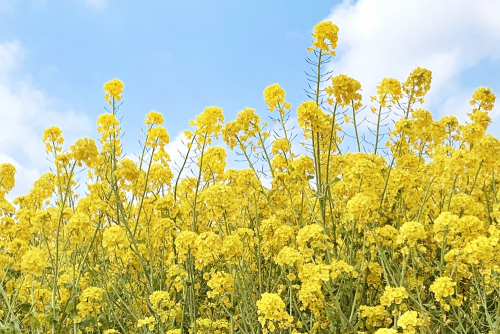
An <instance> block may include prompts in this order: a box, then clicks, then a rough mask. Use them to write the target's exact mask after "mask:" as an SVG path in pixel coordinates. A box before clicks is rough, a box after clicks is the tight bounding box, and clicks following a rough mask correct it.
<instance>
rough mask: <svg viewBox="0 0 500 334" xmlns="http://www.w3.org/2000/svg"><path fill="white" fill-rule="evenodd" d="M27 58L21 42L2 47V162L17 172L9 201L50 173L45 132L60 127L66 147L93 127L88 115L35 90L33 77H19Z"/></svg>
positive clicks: (0, 67)
mask: <svg viewBox="0 0 500 334" xmlns="http://www.w3.org/2000/svg"><path fill="white" fill-rule="evenodd" d="M24 58H25V52H24V49H23V47H22V46H21V45H20V43H19V42H18V41H14V42H7V43H3V44H0V120H1V122H0V163H5V162H10V163H12V164H13V165H14V166H15V167H16V169H17V173H16V187H15V188H14V190H13V191H12V193H11V194H9V198H10V199H12V196H13V195H15V196H17V195H20V194H26V193H27V192H28V191H29V189H30V188H31V186H32V184H33V181H34V180H35V179H36V178H38V176H40V175H41V174H43V173H45V172H48V171H49V166H50V163H49V162H48V161H47V155H46V154H45V147H44V144H43V143H42V138H43V130H44V129H46V128H48V127H49V126H51V125H56V126H58V127H60V128H61V129H62V131H63V137H64V138H65V140H66V142H65V145H64V147H65V148H67V147H68V146H69V144H72V143H74V142H75V141H76V140H77V139H78V138H79V137H83V136H88V135H89V134H90V131H91V128H92V127H91V123H90V121H89V119H88V118H87V116H85V115H80V114H77V113H75V112H74V111H72V110H60V109H61V108H60V107H59V106H58V104H57V101H56V100H55V99H53V98H48V97H47V96H46V95H45V94H44V93H43V92H41V91H40V90H39V89H37V88H36V87H33V85H32V84H31V79H30V77H27V78H25V77H21V76H20V75H17V72H16V70H17V69H19V68H22V62H23V60H24ZM15 196H14V197H15Z"/></svg>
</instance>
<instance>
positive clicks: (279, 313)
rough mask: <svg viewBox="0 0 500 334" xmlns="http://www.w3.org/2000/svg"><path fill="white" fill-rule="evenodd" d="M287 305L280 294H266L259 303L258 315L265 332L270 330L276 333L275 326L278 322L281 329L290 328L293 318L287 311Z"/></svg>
mask: <svg viewBox="0 0 500 334" xmlns="http://www.w3.org/2000/svg"><path fill="white" fill-rule="evenodd" d="M284 309H285V303H284V302H283V300H282V299H281V297H280V296H279V295H278V294H275V293H268V292H265V293H263V294H262V296H261V298H260V300H258V301H257V314H259V322H260V324H261V326H262V329H263V331H264V332H267V329H269V330H270V331H271V332H274V329H275V324H274V322H275V321H276V322H278V324H279V325H280V328H284V327H290V326H291V322H292V320H293V317H292V316H290V315H289V314H288V312H286V311H285V310H284Z"/></svg>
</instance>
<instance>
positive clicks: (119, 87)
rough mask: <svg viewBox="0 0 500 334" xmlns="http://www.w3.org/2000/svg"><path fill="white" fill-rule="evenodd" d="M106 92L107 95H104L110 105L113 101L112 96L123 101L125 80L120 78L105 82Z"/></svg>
mask: <svg viewBox="0 0 500 334" xmlns="http://www.w3.org/2000/svg"><path fill="white" fill-rule="evenodd" d="M104 92H106V95H104V99H105V100H106V102H108V103H109V105H111V104H112V102H111V101H110V100H109V99H110V98H112V99H115V100H117V101H121V99H122V97H121V94H122V93H123V82H121V81H120V80H118V79H113V80H111V81H108V82H106V83H105V84H104Z"/></svg>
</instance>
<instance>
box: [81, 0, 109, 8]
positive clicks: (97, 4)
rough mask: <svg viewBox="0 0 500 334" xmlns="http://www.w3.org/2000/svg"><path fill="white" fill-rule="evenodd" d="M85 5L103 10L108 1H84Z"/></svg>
mask: <svg viewBox="0 0 500 334" xmlns="http://www.w3.org/2000/svg"><path fill="white" fill-rule="evenodd" d="M84 2H85V5H87V6H89V7H91V8H94V9H103V8H104V7H106V5H107V3H108V0H84Z"/></svg>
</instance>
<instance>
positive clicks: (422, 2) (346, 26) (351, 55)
mask: <svg viewBox="0 0 500 334" xmlns="http://www.w3.org/2000/svg"><path fill="white" fill-rule="evenodd" d="M499 12H500V2H498V1H496V0H477V1H469V0H453V1H451V0H444V1H435V0H419V1H414V0H359V1H356V2H354V1H349V0H345V1H343V2H342V3H341V4H340V5H338V6H336V7H334V8H333V10H332V13H331V14H330V15H329V16H328V17H327V18H326V19H327V20H331V21H332V22H334V23H335V24H337V25H338V26H339V30H340V31H339V42H338V51H339V52H338V54H339V56H337V57H335V59H334V61H333V62H332V64H331V69H333V70H334V71H335V72H334V75H337V74H340V73H342V74H347V75H349V76H351V77H354V78H355V79H357V80H358V81H360V82H361V84H362V86H363V95H364V96H365V97H366V99H365V100H366V101H367V102H368V101H369V100H368V97H369V95H374V94H375V93H376V86H377V85H378V83H379V82H380V81H381V80H382V79H383V78H384V77H393V78H397V79H399V80H400V81H405V80H406V77H407V76H408V74H409V73H410V72H411V71H412V70H413V69H415V68H416V67H426V68H428V69H429V70H431V71H432V76H433V80H432V84H431V90H430V91H429V93H428V96H427V97H426V99H425V100H426V102H425V103H424V107H426V108H428V107H429V106H431V105H432V106H439V107H440V110H439V111H438V114H439V116H442V115H444V114H454V115H456V116H457V117H458V118H459V119H461V120H464V119H465V118H466V113H467V112H469V111H470V105H469V104H468V101H469V100H470V96H471V95H472V93H473V91H474V89H471V88H470V87H467V85H466V84H465V83H463V82H461V81H460V75H461V74H463V72H464V71H465V70H466V69H468V68H471V67H474V66H480V64H481V61H482V60H485V59H488V58H489V59H491V60H493V61H500V44H499V43H497V42H496V41H498V40H500V20H499V19H498V15H496V13H499ZM499 89H500V87H496V91H495V89H494V92H495V93H496V94H497V95H500V91H499ZM431 111H432V112H433V113H435V112H436V110H431ZM499 114H500V108H498V107H496V108H495V109H494V110H493V112H492V113H491V116H492V117H496V116H498V115H499ZM435 115H436V113H435ZM436 116H438V115H436Z"/></svg>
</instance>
